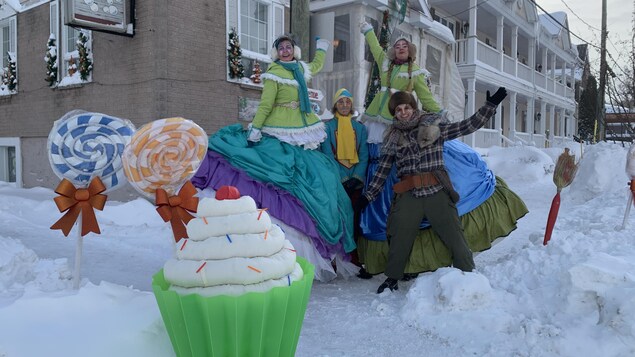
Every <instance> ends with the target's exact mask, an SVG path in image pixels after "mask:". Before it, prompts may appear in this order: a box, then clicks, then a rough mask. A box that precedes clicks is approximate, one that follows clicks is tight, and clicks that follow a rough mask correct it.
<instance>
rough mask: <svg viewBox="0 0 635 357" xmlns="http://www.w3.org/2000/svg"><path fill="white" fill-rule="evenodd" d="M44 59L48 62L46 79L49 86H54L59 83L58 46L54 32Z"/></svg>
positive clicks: (47, 45)
mask: <svg viewBox="0 0 635 357" xmlns="http://www.w3.org/2000/svg"><path fill="white" fill-rule="evenodd" d="M44 61H45V62H46V78H44V80H45V81H47V82H48V84H49V87H53V86H55V84H57V46H56V45H55V35H54V34H51V36H50V37H49V41H48V43H47V44H46V56H45V57H44Z"/></svg>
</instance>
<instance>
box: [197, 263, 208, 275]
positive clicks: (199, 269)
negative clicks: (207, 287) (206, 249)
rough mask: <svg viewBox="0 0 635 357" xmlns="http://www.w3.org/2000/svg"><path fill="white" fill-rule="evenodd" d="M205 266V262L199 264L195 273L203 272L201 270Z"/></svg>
mask: <svg viewBox="0 0 635 357" xmlns="http://www.w3.org/2000/svg"><path fill="white" fill-rule="evenodd" d="M206 264H207V262H203V264H201V266H200V267H198V269H196V272H197V273H199V272H200V271H201V270H203V268H204V267H205V265H206Z"/></svg>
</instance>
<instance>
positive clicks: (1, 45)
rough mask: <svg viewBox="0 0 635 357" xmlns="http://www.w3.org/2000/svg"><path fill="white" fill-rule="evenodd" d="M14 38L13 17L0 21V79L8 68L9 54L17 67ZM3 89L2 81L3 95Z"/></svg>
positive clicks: (0, 83)
mask: <svg viewBox="0 0 635 357" xmlns="http://www.w3.org/2000/svg"><path fill="white" fill-rule="evenodd" d="M16 37H17V36H16V21H15V16H12V17H10V18H7V19H4V20H0V58H1V59H2V62H1V63H0V64H1V66H0V78H2V77H3V76H4V74H5V71H6V70H7V69H8V68H9V62H10V57H9V53H11V58H12V59H13V61H14V62H15V65H16V67H17V58H16V55H17V51H16V47H17V38H16ZM16 69H17V68H16ZM3 88H4V86H2V81H1V80H0V93H3ZM4 90H6V89H4Z"/></svg>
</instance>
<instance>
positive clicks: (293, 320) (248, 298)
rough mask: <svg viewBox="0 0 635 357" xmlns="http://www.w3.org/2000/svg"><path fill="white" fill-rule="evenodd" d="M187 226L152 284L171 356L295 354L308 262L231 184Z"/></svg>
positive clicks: (309, 274) (201, 203) (202, 206)
mask: <svg viewBox="0 0 635 357" xmlns="http://www.w3.org/2000/svg"><path fill="white" fill-rule="evenodd" d="M186 228H187V236H188V238H186V239H182V240H180V241H179V242H176V243H175V247H176V256H175V257H174V258H173V259H170V260H169V261H167V262H166V264H165V266H164V269H163V270H161V271H159V272H158V273H157V274H156V275H155V276H154V279H153V285H152V286H153V290H154V293H155V296H156V299H157V302H158V304H159V308H160V310H161V316H162V317H163V321H164V322H165V325H166V329H167V330H168V334H169V335H170V339H171V341H172V345H173V347H174V350H175V352H176V353H177V355H178V356H293V355H294V354H295V350H296V347H297V343H298V339H299V336H300V330H301V327H302V322H303V320H304V313H305V311H306V306H307V303H308V300H309V295H310V292H311V286H312V283H313V269H314V268H313V266H312V265H311V264H309V263H307V262H306V261H304V260H303V259H302V258H299V257H296V253H295V250H294V249H293V246H292V245H291V243H290V242H289V241H288V240H286V239H285V235H284V232H283V231H282V230H281V229H280V227H278V226H277V225H273V224H272V223H271V219H270V217H269V215H268V214H267V212H266V210H265V209H258V208H257V207H256V203H255V201H254V200H253V198H251V197H249V196H243V197H240V193H239V192H238V190H237V189H236V188H235V187H231V186H223V187H221V188H220V189H219V190H218V191H217V192H216V197H215V198H203V199H201V200H200V201H199V204H198V208H197V213H196V218H194V219H192V220H190V221H189V222H188V223H187V227H186Z"/></svg>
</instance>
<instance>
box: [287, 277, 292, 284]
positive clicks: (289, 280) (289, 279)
mask: <svg viewBox="0 0 635 357" xmlns="http://www.w3.org/2000/svg"><path fill="white" fill-rule="evenodd" d="M287 281H288V282H289V286H291V276H290V275H287Z"/></svg>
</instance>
